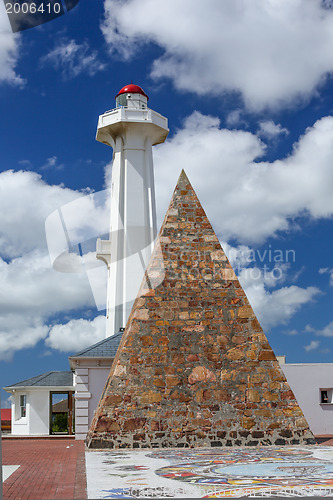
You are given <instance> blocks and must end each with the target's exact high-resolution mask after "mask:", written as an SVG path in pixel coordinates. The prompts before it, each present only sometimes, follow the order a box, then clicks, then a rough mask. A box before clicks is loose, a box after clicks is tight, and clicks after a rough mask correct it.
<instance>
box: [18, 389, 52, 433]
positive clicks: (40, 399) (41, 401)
mask: <svg viewBox="0 0 333 500" xmlns="http://www.w3.org/2000/svg"><path fill="white" fill-rule="evenodd" d="M21 394H25V395H26V396H27V406H26V416H25V417H20V395H21ZM49 405H50V391H48V390H47V389H45V390H41V389H39V390H38V391H33V390H29V389H27V390H26V391H15V393H14V394H13V403H12V434H14V435H17V436H27V435H48V434H49V418H50V417H49Z"/></svg>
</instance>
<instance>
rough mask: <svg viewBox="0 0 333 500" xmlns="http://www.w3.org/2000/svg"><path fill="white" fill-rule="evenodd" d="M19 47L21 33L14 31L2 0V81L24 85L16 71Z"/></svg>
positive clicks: (0, 10) (0, 51) (0, 5)
mask: <svg viewBox="0 0 333 500" xmlns="http://www.w3.org/2000/svg"><path fill="white" fill-rule="evenodd" d="M19 48H20V35H19V34H13V33H12V31H11V27H10V24H9V20H8V16H7V14H6V10H5V5H4V3H3V2H0V82H6V83H10V84H12V85H17V86H19V87H22V86H23V85H24V80H23V79H22V78H21V77H20V76H19V75H18V74H17V73H16V72H15V67H16V65H17V61H18V58H19Z"/></svg>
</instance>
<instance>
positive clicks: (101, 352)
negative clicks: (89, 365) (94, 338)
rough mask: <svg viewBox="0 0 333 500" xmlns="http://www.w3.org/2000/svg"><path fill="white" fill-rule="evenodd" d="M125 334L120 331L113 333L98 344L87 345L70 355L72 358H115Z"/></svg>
mask: <svg viewBox="0 0 333 500" xmlns="http://www.w3.org/2000/svg"><path fill="white" fill-rule="evenodd" d="M122 336H123V332H118V333H116V334H115V335H111V337H107V338H106V339H103V340H101V341H100V342H97V344H94V345H91V346H90V347H87V348H86V349H84V350H83V351H81V352H78V353H77V354H73V355H72V356H70V359H71V358H114V357H115V355H116V353H117V350H118V346H119V344H120V341H121V338H122Z"/></svg>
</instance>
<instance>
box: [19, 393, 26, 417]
mask: <svg viewBox="0 0 333 500" xmlns="http://www.w3.org/2000/svg"><path fill="white" fill-rule="evenodd" d="M23 398H24V399H23ZM22 399H23V402H24V404H22ZM19 403H20V418H25V417H26V416H27V395H26V394H20V396H19Z"/></svg>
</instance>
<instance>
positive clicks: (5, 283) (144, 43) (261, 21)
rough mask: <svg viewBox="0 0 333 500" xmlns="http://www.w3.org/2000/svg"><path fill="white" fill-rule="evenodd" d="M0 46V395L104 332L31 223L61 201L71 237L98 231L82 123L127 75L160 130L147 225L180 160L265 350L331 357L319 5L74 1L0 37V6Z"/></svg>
mask: <svg viewBox="0 0 333 500" xmlns="http://www.w3.org/2000/svg"><path fill="white" fill-rule="evenodd" d="M0 40H1V43H0V116H1V122H2V126H1V135H0V141H1V142H0V151H1V163H0V168H1V173H0V207H1V218H0V287H1V288H0V325H1V326H0V358H1V359H0V370H1V386H6V385H9V384H12V383H15V382H18V381H20V380H23V379H25V378H28V377H32V376H35V375H38V374H40V373H43V372H45V371H48V370H67V369H69V365H68V360H67V358H68V356H69V355H70V354H73V353H75V352H77V351H79V350H81V349H82V348H84V347H85V346H86V345H90V344H92V343H95V342H97V341H98V340H100V339H101V338H103V337H104V329H105V322H104V317H103V314H104V311H103V310H101V309H98V308H97V307H96V304H95V300H94V295H93V292H92V289H91V280H90V281H89V280H88V277H87V275H86V274H85V273H81V274H74V273H64V272H58V271H56V270H55V269H53V268H52V265H51V260H50V256H49V252H48V247H47V242H46V233H45V221H46V219H47V218H48V217H49V216H50V214H52V213H54V212H55V211H57V210H58V209H59V208H61V207H64V205H66V206H67V207H74V208H73V210H72V212H71V213H72V215H71V217H72V218H71V219H70V220H69V223H70V224H72V225H73V227H74V228H76V229H78V230H79V226H80V224H81V225H82V224H86V226H87V227H85V231H86V232H85V231H83V232H81V233H79V234H80V235H81V236H82V238H83V239H84V238H86V240H87V239H89V238H90V239H91V238H92V237H95V236H98V235H99V234H102V233H103V232H104V230H105V220H106V219H105V214H103V213H102V210H100V212H98V211H97V212H96V211H93V210H92V209H91V207H92V206H93V205H94V196H95V197H96V196H99V195H98V194H97V195H96V193H100V191H102V190H104V189H105V188H106V187H107V186H108V179H109V178H110V169H111V165H110V161H111V155H112V150H111V149H110V148H108V147H106V146H105V145H103V144H100V143H98V142H96V140H95V133H96V125H97V119H98V115H100V114H102V113H103V112H104V111H106V110H108V109H112V108H113V107H114V105H115V101H114V96H115V95H116V94H117V92H118V91H119V90H120V88H122V87H123V86H124V85H125V84H127V83H130V82H131V81H133V82H134V83H136V84H138V85H140V86H141V87H142V88H143V89H144V90H145V92H146V93H147V94H148V95H149V97H150V100H149V105H150V107H152V108H153V109H155V110H156V111H159V112H160V113H161V114H163V115H164V116H166V117H167V118H168V120H169V128H170V134H169V137H168V139H167V141H166V142H165V143H164V144H163V145H160V146H157V147H156V148H154V162H155V175H156V197H157V210H158V220H159V223H161V220H162V218H163V215H164V213H165V210H166V208H167V204H168V202H169V200H170V197H171V194H172V191H173V188H174V186H175V183H176V181H177V178H178V175H179V173H180V171H181V168H185V170H186V172H187V174H188V176H189V178H190V180H191V182H192V184H193V186H194V188H195V189H196V191H197V194H198V196H199V198H200V200H201V202H202V204H203V206H204V208H205V210H206V212H207V215H208V217H209V218H210V220H211V222H212V224H213V227H214V229H215V231H216V232H217V234H218V236H219V238H220V240H221V243H222V245H223V247H224V248H225V250H226V252H227V254H228V256H229V258H230V260H231V261H232V263H233V265H234V268H235V271H236V272H237V274H238V276H239V278H240V280H241V283H242V285H243V287H244V289H245V291H246V293H247V295H248V297H249V300H250V302H251V303H252V305H253V308H254V310H255V312H256V314H257V316H258V318H259V320H260V321H261V323H262V326H263V328H264V330H265V332H266V335H267V337H268V339H269V341H270V343H271V345H272V347H273V349H274V351H275V353H276V354H278V355H280V354H286V355H287V361H288V362H330V361H331V356H332V352H333V312H332V298H333V262H332V240H333V235H332V229H333V221H332V214H333V196H332V191H333V99H332V95H333V92H332V91H333V80H332V72H333V58H332V47H333V5H332V2H331V1H329V0H325V1H324V0H265V2H264V1H263V0H251V2H250V1H248V2H246V1H244V0H225V1H223V2H221V0H206V1H205V2H202V1H201V0H181V1H179V0H178V1H176V0H168V2H165V1H162V0H140V1H138V0H104V2H103V1H100V2H97V1H96V0H80V2H79V4H78V5H77V6H76V7H75V8H74V9H73V10H72V11H71V12H70V13H68V14H67V15H64V16H62V17H60V18H58V19H55V20H53V21H51V22H49V23H46V24H44V25H42V26H40V27H37V28H33V29H30V30H26V31H24V32H22V33H19V34H15V35H13V34H12V33H11V31H10V26H9V21H8V19H7V16H6V13H5V11H4V7H3V5H2V3H1V4H0ZM82 197H85V201H84V202H83V205H76V203H78V202H77V201H76V200H78V199H79V198H82ZM81 202H82V200H81ZM71 203H72V204H73V205H68V204H71ZM77 206H80V207H84V208H83V209H82V211H81V209H80V213H79V214H77V212H78V210H76V212H75V207H77ZM92 212H93V214H92ZM73 213H74V214H75V213H76V215H73ZM88 214H89V216H88ZM89 217H90V218H89ZM88 219H89V221H88V222H87V220H88ZM82 221H85V222H84V223H83V222H82ZM84 235H85V236H84ZM49 236H50V235H49ZM52 237H53V239H57V237H58V235H57V234H56V233H54V234H53V235H52ZM59 238H60V235H59ZM90 243H91V242H90ZM88 246H89V245H88ZM88 246H86V247H87V248H88ZM88 249H89V250H90V251H91V246H90V247H89V248H88ZM92 258H93V256H92ZM7 396H8V395H7V393H5V392H2V398H3V400H4V401H3V404H5V405H6V404H7V403H6V401H5V400H6V398H7Z"/></svg>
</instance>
